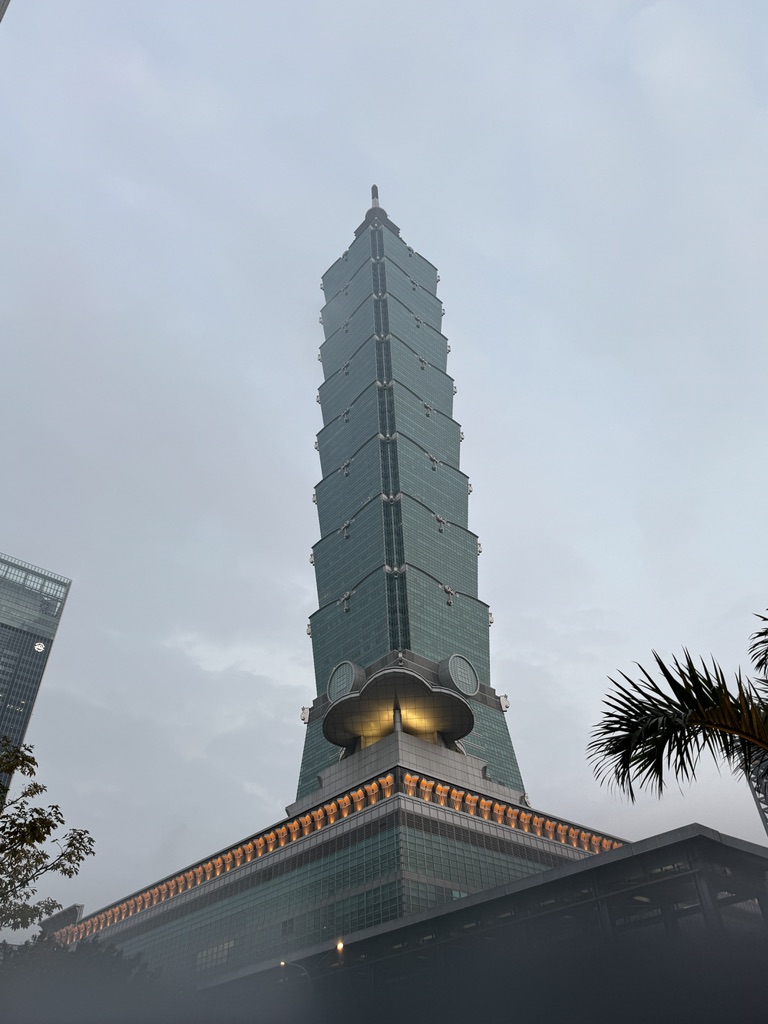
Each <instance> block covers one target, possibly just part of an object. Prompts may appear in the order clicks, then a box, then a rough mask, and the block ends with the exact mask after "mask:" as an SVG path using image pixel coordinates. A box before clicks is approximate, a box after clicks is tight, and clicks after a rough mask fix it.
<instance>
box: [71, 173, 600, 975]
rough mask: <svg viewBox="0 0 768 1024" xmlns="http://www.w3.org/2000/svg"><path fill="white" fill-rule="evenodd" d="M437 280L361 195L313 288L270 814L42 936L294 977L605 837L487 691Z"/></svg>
mask: <svg viewBox="0 0 768 1024" xmlns="http://www.w3.org/2000/svg"><path fill="white" fill-rule="evenodd" d="M437 282H438V276H437V271H436V270H435V268H434V267H433V266H432V264H431V263H429V262H428V261H427V260H425V259H424V258H423V257H422V256H419V255H418V253H416V252H415V251H414V249H413V248H411V246H409V245H406V243H405V242H404V241H403V239H402V238H401V237H400V229H399V228H398V227H397V225H396V224H394V223H393V222H392V221H391V220H390V218H389V216H388V215H387V213H386V211H385V210H384V209H382V207H381V206H380V205H379V198H378V190H377V189H376V187H375V186H374V188H373V191H372V204H371V208H370V209H369V210H368V212H367V213H366V215H365V219H364V220H363V222H362V224H361V225H360V226H359V227H358V228H357V230H356V231H355V237H354V241H353V242H352V244H351V245H350V247H349V249H347V250H346V252H344V253H343V254H342V256H341V257H340V258H339V259H337V260H336V262H335V263H333V265H332V266H331V267H330V269H329V270H328V271H327V272H326V273H325V275H324V277H323V282H322V287H323V291H324V294H325V305H324V307H323V311H322V316H321V321H322V325H323V331H324V333H325V341H324V342H323V344H322V346H321V348H320V360H321V362H322V367H323V377H324V380H323V383H322V384H321V385H320V389H319V392H318V402H319V403H320V408H321V410H322V418H323V426H322V429H321V430H320V432H319V434H318V437H317V449H318V452H319V454H320V465H321V470H322V479H321V481H320V482H319V483H318V484H317V487H316V488H315V495H314V497H315V501H316V503H317V512H318V517H319V521H320V539H319V541H318V542H317V543H316V544H315V546H314V549H313V553H312V561H313V563H314V566H315V574H316V577H317V594H318V609H317V611H316V612H315V613H314V614H313V615H312V617H311V619H310V633H311V636H312V646H313V652H314V662H315V683H316V696H315V697H314V700H313V701H312V704H311V706H310V707H305V708H303V709H302V714H301V719H302V721H303V722H304V724H305V726H306V736H305V741H304V753H303V757H302V762H301V769H300V773H299V784H298V790H297V793H296V798H295V800H294V802H293V803H292V804H290V805H289V806H288V807H286V817H285V818H284V819H282V820H281V821H279V822H276V823H274V824H272V825H269V826H267V827H266V828H261V830H260V831H257V832H253V833H252V834H250V835H248V836H247V837H246V838H245V839H240V840H238V841H237V842H235V843H234V844H230V845H228V846H226V847H224V848H223V849H221V850H219V851H218V852H216V853H214V854H212V855H211V856H210V857H206V858H204V859H203V860H198V861H196V862H193V863H192V864H189V865H188V866H187V867H185V868H183V869H181V870H178V871H175V872H174V873H173V874H170V875H168V876H166V877H164V878H161V879H159V880H158V881H156V882H153V883H151V884H150V885H148V886H146V887H145V888H142V889H141V890H139V891H137V892H134V893H132V894H131V895H130V896H127V897H124V898H123V899H121V900H118V901H117V902H116V903H112V904H109V905H108V906H106V907H104V908H102V909H101V910H99V911H96V912H95V913H91V914H90V915H89V916H87V917H84V918H82V919H78V920H77V922H76V923H67V924H62V926H61V927H59V928H58V929H57V930H56V932H55V935H56V938H57V939H58V940H59V941H61V942H64V943H66V944H68V945H69V944H72V943H77V942H80V941H81V940H82V939H87V938H91V937H93V936H98V938H99V939H100V940H102V941H104V942H109V943H114V944H116V945H118V946H120V947H121V948H122V949H123V950H124V951H125V953H126V955H133V954H142V955H143V956H144V957H145V959H146V961H147V964H148V966H150V967H151V968H152V969H153V970H158V971H160V972H162V974H163V976H164V977H165V978H166V979H167V980H169V981H171V982H172V983H173V984H178V985H179V986H181V987H184V986H187V987H200V988H206V987H212V986H217V985H220V984H225V983H227V982H230V981H232V982H239V981H241V980H242V979H244V978H247V977H251V976H253V977H255V976H257V975H261V974H265V976H266V975H268V974H269V972H270V971H274V970H276V969H277V965H278V964H280V965H282V967H284V968H286V970H287V972H288V974H286V977H288V976H290V972H291V971H293V974H294V975H296V974H298V976H300V977H302V978H304V977H305V976H306V978H305V980H306V981H307V983H308V985H310V987H311V984H310V983H311V979H312V978H314V977H315V976H316V975H317V974H318V973H322V971H323V970H325V969H326V968H327V969H328V970H331V969H332V966H333V964H336V965H337V966H338V965H339V963H340V961H338V960H337V959H335V957H336V952H337V951H343V950H346V949H347V948H348V947H351V948H352V952H351V953H350V954H349V957H350V959H349V962H350V963H362V962H364V961H366V958H367V957H368V955H369V952H370V950H369V947H365V949H363V948H362V947H360V946H359V944H360V943H367V942H369V941H370V940H371V939H372V937H373V938H374V939H377V938H378V937H380V936H383V935H384V934H385V933H388V930H391V929H392V928H393V927H399V922H401V920H403V921H406V922H407V920H408V919H411V918H413V915H417V914H422V913H427V912H433V911H434V912H435V913H437V912H438V911H439V908H440V907H441V906H442V905H446V904H452V903H453V902H454V901H461V900H462V899H464V898H465V897H475V895H476V894H479V893H485V892H486V891H488V890H490V889H492V888H493V887H495V886H504V885H508V884H510V883H515V882H518V881H521V880H523V879H526V878H527V877H528V876H531V875H536V874H540V873H542V872H545V871H547V870H549V869H552V868H567V867H568V866H574V865H576V864H577V862H580V861H583V860H585V859H587V858H590V857H592V856H594V855H600V854H603V853H605V852H607V851H608V850H613V849H614V848H616V847H617V846H619V845H620V844H619V842H618V841H617V840H615V839H614V838H612V837H609V836H604V835H598V834H595V833H593V832H592V831H591V830H585V829H584V828H583V827H582V826H580V825H577V824H574V823H573V822H569V821H564V820H563V819H561V818H559V817H554V816H550V815H548V814H545V813H543V812H540V811H537V810H536V809H535V808H533V807H531V806H530V805H529V801H528V798H527V796H526V795H525V792H524V788H523V782H522V779H521V776H520V771H519V769H518V766H517V760H516V758H515V752H514V750H513V747H512V741H511V740H510V736H509V732H508V731H507V726H506V721H505V717H504V713H505V711H506V710H507V709H508V708H509V701H508V700H507V698H506V696H499V695H498V694H497V693H496V691H495V690H494V688H493V687H492V685H491V674H490V659H489V653H488V630H489V626H490V615H489V611H488V606H487V605H486V604H484V603H483V602H482V601H481V600H480V599H479V598H478V593H477V557H478V552H479V545H478V541H477V537H476V536H475V534H473V533H471V532H470V530H469V524H468V518H467V505H468V497H469V491H470V489H471V488H470V486H469V481H468V479H467V477H466V476H465V474H464V473H463V472H462V471H461V469H460V465H459V462H460V460H459V452H460V448H461V438H462V433H461V428H460V427H459V424H458V423H457V422H456V421H455V420H454V419H453V396H454V393H455V388H454V385H453V380H452V378H451V377H449V376H448V372H447V359H448V352H449V347H448V342H447V340H446V338H445V336H444V335H443V333H442V330H441V326H442V317H443V308H442V305H441V303H440V300H439V299H438V297H437ZM297 727H298V723H297ZM283 799H285V797H283ZM254 824H257V825H258V823H254ZM446 909H447V908H446ZM382 941H383V940H382ZM355 944H358V949H357V952H355V951H354V947H355ZM387 948H389V947H387ZM366 950H368V951H366ZM345 955H346V954H345Z"/></svg>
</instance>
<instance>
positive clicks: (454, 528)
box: [298, 186, 523, 796]
mask: <svg viewBox="0 0 768 1024" xmlns="http://www.w3.org/2000/svg"><path fill="white" fill-rule="evenodd" d="M373 193H374V194H373V197H372V203H373V205H372V206H371V209H370V210H369V211H368V213H367V214H366V217H365V220H364V221H363V223H362V224H361V225H360V227H359V228H358V229H357V231H356V232H355V239H354V241H353V242H352V244H351V245H350V247H349V249H348V250H347V251H346V252H345V253H344V254H343V255H342V256H341V257H340V258H339V259H338V260H336V262H335V263H334V264H333V265H332V266H331V267H330V269H329V270H328V271H327V272H326V273H325V275H324V276H323V280H322V288H323V291H324V294H325V299H326V302H325V306H324V307H323V311H322V315H321V318H320V319H321V322H322V326H323V331H324V334H325V341H324V343H323V345H322V346H321V348H320V360H321V362H322V367H323V375H324V381H323V383H322V385H321V387H320V390H319V392H318V401H319V403H320V407H321V410H322V416H323V427H322V430H321V431H320V433H319V434H318V437H317V445H316V447H317V449H318V451H319V453H320V465H321V469H322V473H323V478H322V480H321V481H320V483H319V484H318V485H317V487H316V489H315V501H316V503H317V511H318V518H319V521H320V535H321V537H320V540H319V542H318V543H317V544H316V545H315V546H314V549H313V562H314V566H315V574H316V578H317V593H318V602H319V606H320V607H319V609H318V610H317V611H316V612H315V614H314V615H313V616H312V618H311V623H310V625H311V634H312V645H313V653H314V662H315V679H316V685H317V695H318V700H317V701H316V702H315V705H314V706H313V709H312V713H311V714H310V720H309V723H308V728H307V739H306V745H305V751H304V758H303V762H302V767H301V773H300V778H299V788H298V796H302V795H305V794H307V793H309V792H311V790H312V789H314V788H315V787H316V785H317V775H318V773H319V772H320V771H322V770H323V769H324V768H326V767H328V766H329V765H331V764H333V762H334V761H335V760H337V759H338V757H339V749H338V746H334V744H332V743H331V742H329V740H328V738H327V730H326V733H325V735H324V732H323V717H324V713H325V710H326V704H327V701H328V699H329V698H330V699H332V698H333V696H334V694H333V693H332V692H330V691H329V689H328V688H329V685H331V677H332V672H333V670H334V668H335V666H336V665H338V664H339V663H340V662H350V663H352V664H353V665H356V666H361V667H363V668H364V667H367V666H369V665H371V664H372V663H373V662H376V661H378V659H380V658H382V657H383V656H385V655H387V654H389V653H390V652H393V651H400V652H413V653H414V654H416V655H419V656H421V657H423V658H426V659H429V660H430V661H432V662H434V663H436V664H439V663H441V662H444V661H445V660H446V659H449V658H451V657H452V656H459V658H457V659H454V662H453V666H454V667H455V666H457V665H458V666H459V668H458V670H457V671H458V672H459V674H463V676H464V685H463V687H462V689H463V690H464V692H465V694H466V696H467V699H468V701H469V702H470V704H471V708H472V713H473V718H474V724H473V727H472V729H471V730H470V732H469V733H467V734H466V735H465V736H463V737H462V739H461V741H460V742H461V743H462V746H463V749H464V750H466V752H467V753H469V754H472V755H475V756H477V757H481V758H483V759H484V760H485V761H486V762H487V765H488V774H489V776H490V777H491V778H492V779H494V780H495V781H497V782H501V783H503V784H505V785H507V786H510V787H512V788H513V789H515V790H517V791H518V792H519V793H522V792H523V783H522V779H521V776H520V771H519V769H518V766H517V761H516V758H515V753H514V750H513V747H512V742H511V740H510V737H509V732H508V730H507V728H506V723H505V721H504V717H503V712H502V708H501V705H500V702H499V699H498V698H497V696H496V694H495V692H494V691H493V689H492V687H491V685H490V684H491V679H490V656H489V643H488V640H489V638H488V631H489V625H490V614H489V610H488V606H487V605H486V604H484V603H483V602H482V601H481V600H480V599H479V598H478V588H477V561H478V553H479V543H478V539H477V536H476V535H475V534H474V533H472V532H471V531H470V530H469V524H468V496H469V492H470V490H471V487H470V484H469V480H468V478H467V476H466V475H465V474H464V473H463V472H462V470H461V468H460V447H461V439H462V432H461V428H460V426H459V424H458V423H457V422H456V421H455V420H454V419H453V396H454V394H455V391H456V388H455V386H454V383H453V379H452V378H451V377H450V376H449V375H448V372H447V370H448V352H449V345H448V342H447V339H446V337H445V335H444V334H443V333H442V318H443V312H444V311H443V307H442V303H441V301H440V299H439V298H438V297H437V283H438V280H439V277H438V274H437V271H436V269H435V267H434V266H433V265H432V264H431V263H429V262H428V261H427V260H426V259H424V258H423V257H422V256H420V255H419V254H418V253H417V252H415V251H414V249H413V248H412V247H411V246H409V245H406V243H405V242H404V241H403V239H402V238H401V237H400V229H399V228H398V227H397V225H396V224H394V223H393V222H392V221H391V220H390V219H389V217H388V216H387V213H386V211H385V210H383V209H382V208H381V207H380V205H379V200H378V191H377V189H376V187H375V186H374V189H373ZM459 659H460V660H459ZM460 685H461V684H460ZM332 689H333V686H331V690H332ZM405 728H406V731H407V730H408V725H407V723H405Z"/></svg>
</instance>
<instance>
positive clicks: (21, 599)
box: [0, 554, 72, 788]
mask: <svg viewBox="0 0 768 1024" xmlns="http://www.w3.org/2000/svg"><path fill="white" fill-rule="evenodd" d="M71 582H72V581H71V580H68V579H66V578H65V577H63V576H57V575H56V574H54V573H52V572H48V571H47V570H45V569H40V568H38V567H37V566H35V565H29V564H28V563H27V562H21V561H19V559H18V558H11V556H10V555H3V554H0V737H6V738H7V739H8V740H10V742H11V743H13V744H14V745H16V746H19V745H20V744H22V743H23V742H24V737H25V735H26V732H27V726H28V725H29V719H30V717H31V716H32V710H33V708H34V706H35V700H36V698H37V693H38V690H39V689H40V682H41V680H42V678H43V672H44V671H45V666H46V665H47V663H48V656H49V654H50V653H51V646H52V644H53V639H54V637H55V636H56V630H57V629H58V627H59V620H60V619H61V613H62V611H63V610H64V604H65V602H66V600H67V594H68V593H69V588H70V585H71ZM9 781H10V780H9V779H8V777H7V776H5V775H0V786H2V787H4V788H5V787H7V785H8V782H9Z"/></svg>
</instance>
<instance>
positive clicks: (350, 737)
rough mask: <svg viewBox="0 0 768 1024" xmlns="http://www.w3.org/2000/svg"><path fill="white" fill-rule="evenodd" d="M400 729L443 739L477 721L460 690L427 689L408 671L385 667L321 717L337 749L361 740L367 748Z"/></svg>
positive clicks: (457, 735)
mask: <svg viewBox="0 0 768 1024" xmlns="http://www.w3.org/2000/svg"><path fill="white" fill-rule="evenodd" d="M398 716H399V723H400V724H401V726H402V729H403V732H407V733H410V734H411V735H413V736H418V737H420V738H421V739H425V740H428V741H430V742H432V743H436V742H437V741H438V734H439V735H441V736H442V737H443V738H444V739H445V740H448V741H453V740H458V739H461V737H462V736H466V735H467V733H469V732H471V731H472V727H473V726H474V724H475V720H474V715H473V714H472V709H471V707H470V706H469V703H468V701H466V700H465V699H464V698H463V697H462V696H461V695H460V694H458V693H456V692H455V691H453V690H448V689H445V688H443V687H439V686H435V687H431V686H430V685H429V683H427V682H426V680H424V679H422V678H421V677H420V676H418V675H416V673H414V672H411V671H409V670H407V669H401V668H396V669H391V668H388V669H385V670H384V671H383V672H380V673H377V674H376V675H374V676H372V677H371V678H370V679H369V680H368V681H367V682H366V683H365V685H364V686H363V687H362V688H361V689H360V690H359V692H354V693H348V694H347V695H346V696H344V697H341V698H340V699H339V700H337V701H335V702H334V703H333V704H332V705H331V707H330V708H329V709H328V711H327V712H326V715H325V718H324V719H323V732H324V734H325V736H326V739H328V740H330V742H331V743H335V744H336V745H337V746H339V747H349V746H353V745H354V744H356V743H357V741H358V740H359V741H360V745H361V746H363V747H367V746H370V744H371V743H375V742H377V740H380V739H382V738H383V737H384V736H388V735H389V734H390V733H392V732H394V731H395V729H396V728H397V727H398Z"/></svg>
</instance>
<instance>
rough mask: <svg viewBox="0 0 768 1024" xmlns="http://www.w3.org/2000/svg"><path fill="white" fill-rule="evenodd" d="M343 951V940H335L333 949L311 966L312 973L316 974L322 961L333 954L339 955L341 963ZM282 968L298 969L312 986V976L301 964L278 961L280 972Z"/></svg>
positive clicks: (293, 961) (290, 961)
mask: <svg viewBox="0 0 768 1024" xmlns="http://www.w3.org/2000/svg"><path fill="white" fill-rule="evenodd" d="M343 951H344V940H343V939H337V941H336V945H335V947H334V948H333V949H329V950H328V952H327V953H324V954H323V955H322V956H321V957H320V959H319V960H318V961H317V963H316V964H313V972H315V973H316V972H317V969H318V968H319V967H320V966H321V964H322V963H323V961H325V960H327V959H328V957H329V956H331V955H332V954H333V953H338V955H339V962H341V954H342V953H343ZM284 967H296V968H298V970H300V971H301V972H302V974H303V975H304V977H305V978H306V979H307V981H308V982H309V983H310V985H311V984H312V981H313V978H312V975H311V974H310V973H309V971H308V970H307V968H306V967H305V966H304V965H303V964H299V963H297V962H296V961H295V960H281V961H280V969H281V970H282V969H283V968H284Z"/></svg>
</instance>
